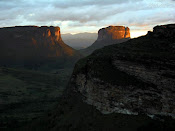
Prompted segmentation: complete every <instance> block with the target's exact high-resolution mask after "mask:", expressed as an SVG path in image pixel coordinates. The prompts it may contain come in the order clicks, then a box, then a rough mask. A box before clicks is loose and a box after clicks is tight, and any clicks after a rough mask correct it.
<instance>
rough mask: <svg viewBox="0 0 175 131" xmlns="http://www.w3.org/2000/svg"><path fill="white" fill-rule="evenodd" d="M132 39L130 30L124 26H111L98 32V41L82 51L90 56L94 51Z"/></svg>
mask: <svg viewBox="0 0 175 131" xmlns="http://www.w3.org/2000/svg"><path fill="white" fill-rule="evenodd" d="M129 39H130V29H129V28H128V27H124V26H109V27H106V28H102V29H100V30H99V31H98V38H97V40H96V41H95V42H94V43H93V44H92V45H91V46H90V47H88V48H86V49H83V50H80V52H81V53H82V54H83V55H89V54H91V53H92V52H93V51H94V50H96V49H100V48H102V47H104V46H108V45H112V44H119V43H122V42H125V41H127V40H129Z"/></svg>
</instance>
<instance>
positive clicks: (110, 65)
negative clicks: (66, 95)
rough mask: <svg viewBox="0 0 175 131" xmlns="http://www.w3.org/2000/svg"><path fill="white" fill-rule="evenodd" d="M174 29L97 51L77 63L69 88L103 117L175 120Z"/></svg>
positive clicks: (157, 30) (167, 27) (161, 29)
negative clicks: (119, 114) (135, 116)
mask: <svg viewBox="0 0 175 131" xmlns="http://www.w3.org/2000/svg"><path fill="white" fill-rule="evenodd" d="M174 30H175V26H174V25H163V26H158V27H155V28H154V31H153V32H150V33H148V35H146V36H143V37H140V38H136V39H132V40H129V41H127V42H125V43H121V44H115V45H111V46H107V47H105V48H103V49H100V50H97V51H95V52H94V53H93V54H92V55H90V56H88V57H86V58H84V59H82V60H80V61H79V62H78V63H77V64H76V66H75V69H74V73H73V75H72V78H71V83H70V85H71V86H70V88H72V90H74V91H75V92H79V93H80V94H81V95H82V96H83V100H84V102H86V103H88V104H90V105H93V106H95V107H96V108H97V109H98V110H99V111H101V112H102V113H113V112H115V113H123V114H134V115H137V114H140V113H141V114H142V113H144V114H147V115H149V116H154V115H165V116H172V117H173V118H175V101H174V100H175V75H174V74H175V70H174V67H175V55H174V53H175V44H174V43H175V35H172V34H173V33H174ZM100 32H101V31H100ZM100 34H101V33H100ZM101 36H103V35H101ZM101 36H100V38H104V37H101ZM159 36H161V37H159ZM117 38H118V37H117Z"/></svg>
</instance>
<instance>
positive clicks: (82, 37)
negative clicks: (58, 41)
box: [62, 32, 98, 49]
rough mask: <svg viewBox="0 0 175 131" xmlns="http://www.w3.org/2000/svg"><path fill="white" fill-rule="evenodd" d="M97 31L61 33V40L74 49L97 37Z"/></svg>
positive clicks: (85, 45)
mask: <svg viewBox="0 0 175 131" xmlns="http://www.w3.org/2000/svg"><path fill="white" fill-rule="evenodd" d="M97 36H98V34H97V33H87V32H85V33H78V34H70V33H69V34H62V39H63V41H64V42H65V43H66V44H68V45H69V46H71V47H73V48H75V49H83V48H86V47H88V46H90V45H92V43H94V41H95V40H96V39H97Z"/></svg>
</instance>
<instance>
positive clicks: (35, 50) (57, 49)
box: [0, 26, 80, 65]
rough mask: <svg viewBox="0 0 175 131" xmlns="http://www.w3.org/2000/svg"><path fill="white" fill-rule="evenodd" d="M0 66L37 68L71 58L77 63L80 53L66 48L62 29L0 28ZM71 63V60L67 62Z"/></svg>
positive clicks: (43, 27) (44, 27) (42, 27)
mask: <svg viewBox="0 0 175 131" xmlns="http://www.w3.org/2000/svg"><path fill="white" fill-rule="evenodd" d="M0 46H1V49H0V64H1V65H13V64H15V65H30V64H31V65H35V64H41V63H47V62H48V61H57V62H58V63H59V65H62V64H64V63H66V61H67V60H68V59H74V60H77V59H79V58H80V55H79V53H77V52H76V51H75V50H74V49H72V48H71V47H69V46H68V45H66V44H65V43H64V42H63V41H62V38H61V34H60V28H59V27H53V26H50V27H47V26H41V27H37V26H16V27H7V28H1V29H0ZM68 61H69V60H68Z"/></svg>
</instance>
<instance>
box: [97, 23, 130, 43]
mask: <svg viewBox="0 0 175 131" xmlns="http://www.w3.org/2000/svg"><path fill="white" fill-rule="evenodd" d="M125 38H130V30H129V28H128V27H123V26H109V27H107V28H102V29H100V30H99V32H98V39H97V41H101V40H105V39H108V40H116V39H117V40H118V39H125Z"/></svg>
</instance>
